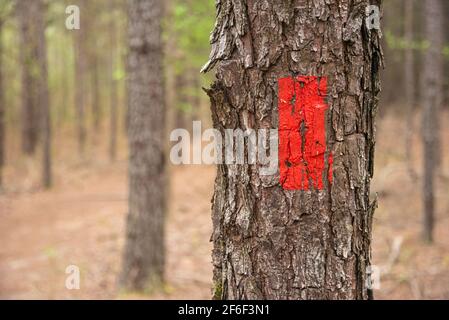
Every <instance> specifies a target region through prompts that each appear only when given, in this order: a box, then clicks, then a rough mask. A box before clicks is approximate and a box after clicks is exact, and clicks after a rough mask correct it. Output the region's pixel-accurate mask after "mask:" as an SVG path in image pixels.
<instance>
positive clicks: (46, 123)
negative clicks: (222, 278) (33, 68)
mask: <svg viewBox="0 0 449 320" xmlns="http://www.w3.org/2000/svg"><path fill="white" fill-rule="evenodd" d="M33 2H34V3H36V6H37V10H36V11H35V14H34V16H33V20H34V22H35V24H36V28H35V29H34V34H35V37H36V40H37V44H38V45H37V56H36V58H37V61H36V63H37V67H38V71H37V72H38V75H39V77H38V79H39V82H38V105H39V111H40V116H39V119H40V131H41V133H40V135H39V136H40V137H41V139H42V147H43V153H42V155H43V156H42V184H43V186H44V187H45V188H50V187H51V185H52V174H51V121H50V98H49V92H48V68H47V41H46V39H45V29H46V20H45V13H46V5H45V3H44V1H42V0H34V1H33Z"/></svg>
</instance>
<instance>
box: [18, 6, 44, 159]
mask: <svg viewBox="0 0 449 320" xmlns="http://www.w3.org/2000/svg"><path fill="white" fill-rule="evenodd" d="M37 10H38V3H37V2H36V1H26V0H18V1H17V2H16V13H17V17H18V20H19V29H20V64H21V66H22V79H21V83H22V92H21V97H22V110H21V125H22V151H23V152H24V153H25V154H28V155H32V154H34V152H35V150H36V146H37V141H38V133H39V120H38V116H39V111H38V101H39V98H38V95H39V93H38V87H39V81H40V79H39V77H38V74H37V72H35V70H36V58H37V55H38V43H37V41H36V38H35V36H34V31H35V30H34V29H35V24H34V15H35V14H36V11H37Z"/></svg>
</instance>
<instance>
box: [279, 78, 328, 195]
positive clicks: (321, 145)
mask: <svg viewBox="0 0 449 320" xmlns="http://www.w3.org/2000/svg"><path fill="white" fill-rule="evenodd" d="M278 85H279V104H278V105H279V164H280V182H281V185H282V187H283V188H284V189H286V190H311V189H318V190H322V189H323V188H324V187H323V186H324V183H323V179H328V180H329V183H332V154H331V153H330V152H329V153H328V157H327V158H328V159H327V162H328V166H326V161H325V160H326V159H325V158H326V125H325V116H326V110H327V109H328V105H327V103H326V94H327V78H325V77H314V76H300V77H289V78H281V79H279V82H278ZM326 171H327V172H326Z"/></svg>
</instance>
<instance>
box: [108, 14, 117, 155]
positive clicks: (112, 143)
mask: <svg viewBox="0 0 449 320" xmlns="http://www.w3.org/2000/svg"><path fill="white" fill-rule="evenodd" d="M109 30H110V35H111V65H110V68H111V69H110V77H111V78H110V79H111V84H110V90H111V93H110V97H111V101H110V103H111V104H110V108H111V115H110V129H109V130H110V131H109V159H110V160H111V161H115V159H116V157H117V129H118V128H117V127H118V85H117V79H115V76H114V73H115V66H116V61H117V57H118V55H117V53H118V52H117V51H118V50H117V26H116V24H115V19H111V21H110V25H109Z"/></svg>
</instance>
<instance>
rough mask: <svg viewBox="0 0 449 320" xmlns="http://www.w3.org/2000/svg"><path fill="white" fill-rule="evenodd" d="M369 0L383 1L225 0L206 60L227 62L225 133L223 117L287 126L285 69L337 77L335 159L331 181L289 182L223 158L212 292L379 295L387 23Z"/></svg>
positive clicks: (222, 70)
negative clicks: (302, 186) (378, 132)
mask: <svg viewBox="0 0 449 320" xmlns="http://www.w3.org/2000/svg"><path fill="white" fill-rule="evenodd" d="M294 3H296V2H294ZM370 3H372V4H377V5H379V6H380V3H381V1H368V0H364V1H351V0H330V1H326V3H324V2H323V1H320V0H309V1H302V2H301V4H300V5H298V6H295V5H294V4H293V3H292V2H291V1H282V2H278V1H259V2H253V1H245V0H238V1H232V0H222V1H220V2H218V4H217V21H216V26H215V30H214V32H213V34H212V36H211V39H212V53H211V60H210V61H209V63H208V64H207V65H206V66H205V67H204V68H203V71H207V70H209V69H210V68H212V67H213V66H214V65H215V64H216V65H217V72H216V77H217V81H216V82H215V84H214V85H213V86H212V89H211V90H209V92H208V93H209V96H210V98H211V102H212V118H213V122H214V127H215V128H217V129H218V130H220V131H221V133H222V135H223V136H224V130H225V129H234V128H240V129H242V130H245V129H247V128H253V129H269V128H278V102H277V101H278V80H279V79H280V78H285V77H287V78H288V79H291V77H296V76H317V77H327V83H328V90H327V91H328V92H327V103H328V104H329V107H330V108H329V111H328V114H327V119H326V120H325V121H326V126H327V129H326V135H327V138H326V140H327V147H326V151H325V154H327V158H328V162H330V154H333V169H332V170H333V182H332V183H330V181H329V180H328V179H323V180H325V186H324V188H323V190H316V189H315V188H312V190H308V191H290V190H284V189H283V187H282V186H281V185H280V178H279V174H277V175H275V176H264V175H262V174H261V172H260V166H258V165H247V164H245V165H219V166H218V170H217V178H216V182H215V193H214V197H213V236H212V239H213V243H214V249H213V254H212V260H213V265H214V277H213V281H214V298H216V299H368V298H370V297H371V291H370V290H369V288H367V286H366V283H367V281H368V280H369V267H370V265H371V256H370V255H371V230H372V229H371V223H372V218H373V213H374V208H375V201H374V202H371V201H370V197H369V195H370V181H371V178H372V175H373V165H374V159H373V156H374V144H375V116H376V111H377V103H378V93H379V91H380V80H379V67H380V64H381V60H382V54H381V51H380V50H381V49H380V40H379V32H378V31H377V30H375V29H372V30H368V28H367V26H366V22H365V8H366V6H367V5H369V4H370ZM323 94H324V93H323ZM289 101H290V100H289ZM292 102H293V100H292ZM307 130H311V128H307V127H306V128H304V130H301V135H302V137H304V134H305V132H307ZM303 131H304V132H303ZM245 146H246V147H248V145H247V141H245ZM296 147H297V148H300V146H299V145H298V146H296ZM323 147H324V146H323ZM292 148H293V146H292ZM245 150H248V149H245ZM223 154H224V151H223ZM322 156H323V157H324V155H323V154H322ZM306 165H307V164H306ZM329 167H330V165H329V163H327V164H326V168H327V169H330V168H329ZM327 171H329V170H326V172H327ZM325 176H326V177H327V175H325Z"/></svg>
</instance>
